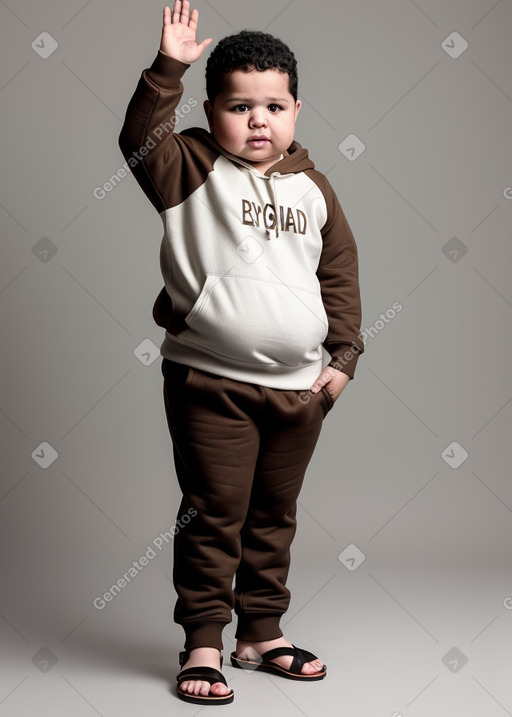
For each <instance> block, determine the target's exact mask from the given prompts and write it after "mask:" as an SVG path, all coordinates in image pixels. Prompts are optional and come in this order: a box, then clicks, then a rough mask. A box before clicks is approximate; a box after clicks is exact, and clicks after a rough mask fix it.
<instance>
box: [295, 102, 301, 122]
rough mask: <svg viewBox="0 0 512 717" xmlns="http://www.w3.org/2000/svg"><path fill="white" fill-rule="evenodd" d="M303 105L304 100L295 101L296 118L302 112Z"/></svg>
mask: <svg viewBox="0 0 512 717" xmlns="http://www.w3.org/2000/svg"><path fill="white" fill-rule="evenodd" d="M301 107H302V102H301V101H300V100H297V102H296V103H295V119H297V115H298V114H299V112H300V108H301Z"/></svg>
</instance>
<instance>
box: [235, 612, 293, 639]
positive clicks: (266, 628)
mask: <svg viewBox="0 0 512 717" xmlns="http://www.w3.org/2000/svg"><path fill="white" fill-rule="evenodd" d="M281 617H282V615H281V614H278V615H262V614H260V613H243V614H241V615H238V624H237V629H236V633H235V637H236V639H237V640H246V641H247V642H263V641H265V640H275V639H276V638H278V637H282V636H283V632H282V630H281V628H280V627H279V621H280V619H281Z"/></svg>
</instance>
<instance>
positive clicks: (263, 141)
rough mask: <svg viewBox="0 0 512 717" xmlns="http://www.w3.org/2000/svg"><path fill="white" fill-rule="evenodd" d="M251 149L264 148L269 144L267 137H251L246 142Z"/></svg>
mask: <svg viewBox="0 0 512 717" xmlns="http://www.w3.org/2000/svg"><path fill="white" fill-rule="evenodd" d="M248 142H249V144H250V145H251V147H256V148H259V147H266V146H267V144H268V143H269V142H270V140H269V138H268V137H264V136H263V135H256V136H255V137H251V138H250V139H249V140H248Z"/></svg>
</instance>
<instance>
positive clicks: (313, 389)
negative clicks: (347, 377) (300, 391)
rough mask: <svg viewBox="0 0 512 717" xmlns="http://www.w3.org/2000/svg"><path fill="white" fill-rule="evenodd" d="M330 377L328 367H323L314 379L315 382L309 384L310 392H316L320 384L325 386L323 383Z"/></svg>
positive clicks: (320, 386)
mask: <svg viewBox="0 0 512 717" xmlns="http://www.w3.org/2000/svg"><path fill="white" fill-rule="evenodd" d="M331 379H332V373H330V371H329V367H327V368H326V369H324V370H323V371H322V373H321V374H320V376H319V377H318V378H317V379H316V381H315V383H314V384H313V385H312V386H311V393H318V391H320V389H321V388H322V386H325V384H327V383H329V381H330V380H331Z"/></svg>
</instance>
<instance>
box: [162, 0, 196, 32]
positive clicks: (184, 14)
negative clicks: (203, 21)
mask: <svg viewBox="0 0 512 717" xmlns="http://www.w3.org/2000/svg"><path fill="white" fill-rule="evenodd" d="M169 12H170V11H169ZM189 14H190V2H189V0H175V1H174V12H173V15H172V22H173V23H175V22H181V23H182V24H183V25H191V24H192V22H194V23H195V24H196V26H197V17H198V14H199V13H198V11H197V10H192V15H191V17H190V18H189Z"/></svg>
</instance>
